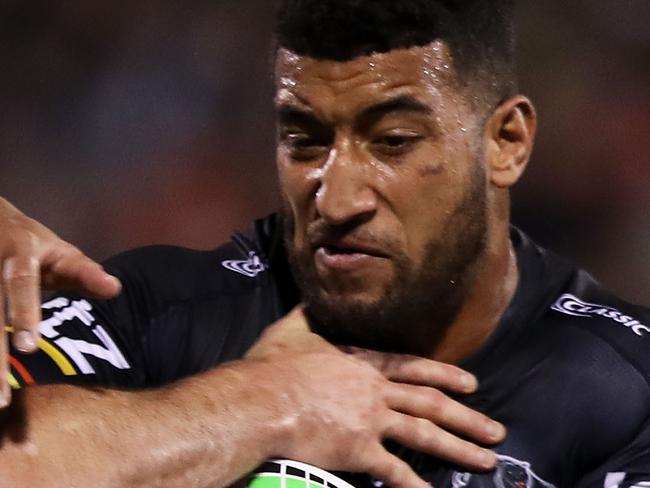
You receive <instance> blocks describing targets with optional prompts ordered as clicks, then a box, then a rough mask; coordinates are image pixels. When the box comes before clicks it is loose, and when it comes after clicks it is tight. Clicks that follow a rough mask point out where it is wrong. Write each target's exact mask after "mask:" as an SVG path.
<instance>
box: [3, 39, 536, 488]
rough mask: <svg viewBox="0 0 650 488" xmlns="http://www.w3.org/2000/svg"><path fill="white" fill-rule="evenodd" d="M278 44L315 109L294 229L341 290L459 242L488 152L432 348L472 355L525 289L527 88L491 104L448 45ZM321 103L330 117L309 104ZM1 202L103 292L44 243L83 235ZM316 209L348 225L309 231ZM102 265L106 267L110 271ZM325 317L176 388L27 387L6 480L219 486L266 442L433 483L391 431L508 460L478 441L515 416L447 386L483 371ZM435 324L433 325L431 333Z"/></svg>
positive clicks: (367, 289) (73, 276)
mask: <svg viewBox="0 0 650 488" xmlns="http://www.w3.org/2000/svg"><path fill="white" fill-rule="evenodd" d="M277 59H278V64H277V69H276V79H277V80H279V81H278V83H279V85H278V92H277V97H276V99H277V102H278V106H279V107H280V108H282V107H283V106H288V108H290V109H292V112H293V113H294V115H298V120H300V121H302V125H299V126H295V125H291V124H281V125H280V127H279V132H280V141H279V147H278V167H279V172H280V180H281V185H282V192H283V195H284V198H285V200H286V202H287V207H288V209H289V210H290V212H291V216H292V220H293V221H294V226H295V230H294V234H293V241H292V242H293V246H294V248H295V250H297V251H299V252H302V251H304V253H306V255H307V256H308V257H310V259H311V262H312V263H313V264H314V269H315V270H316V273H317V275H316V276H317V279H318V283H319V290H320V291H322V293H323V295H324V300H325V302H326V304H327V303H331V302H328V300H339V301H340V306H341V308H344V307H351V306H355V305H357V304H359V303H361V304H362V305H370V306H372V305H373V304H376V303H378V302H380V301H381V300H382V298H383V294H384V293H385V292H386V290H387V289H390V288H393V287H394V286H393V285H395V286H397V285H401V283H394V282H393V276H394V275H395V271H396V269H397V268H396V264H395V263H397V262H398V260H397V259H396V257H397V256H401V258H404V259H403V260H402V262H403V263H404V264H405V269H406V270H407V276H408V277H409V278H410V277H413V276H416V275H418V273H419V272H420V270H421V269H423V266H425V265H426V264H427V261H428V260H427V259H425V258H426V257H427V255H426V252H425V251H426V249H427V244H428V243H431V242H436V243H438V244H439V245H440V246H441V247H440V249H445V250H447V251H449V252H453V251H454V246H452V247H451V248H450V247H445V243H446V242H447V241H446V240H445V236H444V235H441V233H443V231H445V230H449V231H453V229H454V228H453V227H452V228H448V229H446V228H445V226H448V225H449V222H450V220H449V219H450V218H451V217H450V215H453V214H454V209H457V208H458V207H459V203H460V202H461V201H462V200H463V195H466V194H467V190H468V188H469V187H470V186H471V183H472V181H475V180H473V176H475V175H476V171H475V170H476V166H473V165H475V164H477V162H481V164H482V168H483V174H484V179H483V180H482V188H483V189H484V193H485V194H484V196H485V199H484V200H485V208H484V210H485V219H486V221H485V229H486V235H485V243H484V244H485V245H484V248H483V249H482V250H481V252H480V253H479V255H478V256H477V257H476V262H474V263H472V265H471V266H470V267H469V268H467V269H464V271H465V272H466V273H465V274H467V275H468V276H470V277H471V280H468V281H467V283H469V285H468V286H467V289H466V290H464V291H465V292H466V294H465V295H464V296H465V300H464V301H463V303H462V307H461V308H460V309H459V310H458V311H457V313H455V315H454V320H453V322H452V323H451V324H450V325H449V327H448V329H447V333H446V334H442V336H441V337H439V338H438V340H437V341H436V342H435V344H433V345H432V346H433V347H432V348H431V351H430V354H428V355H429V356H430V357H431V358H436V359H445V360H446V361H449V362H452V363H453V362H455V361H457V360H459V358H462V357H464V356H466V355H467V354H468V353H469V352H471V351H473V350H475V349H476V348H477V347H478V346H479V345H480V344H481V343H482V341H483V340H484V339H485V337H487V335H489V333H490V332H491V330H492V329H493V327H494V324H495V323H496V321H497V319H498V317H499V315H500V313H501V312H502V310H503V309H504V307H505V305H506V304H507V302H508V301H509V300H510V297H511V295H512V290H513V289H514V287H515V283H516V276H517V272H516V266H515V263H514V259H513V256H512V251H511V248H510V245H509V241H508V236H507V228H508V193H507V189H508V188H509V186H511V185H512V184H514V182H515V181H516V180H517V179H518V178H519V176H520V174H521V173H522V171H523V168H524V166H525V164H526V162H527V160H528V157H529V155H530V150H531V147H532V140H533V135H534V128H535V116H534V110H533V108H532V106H531V105H530V102H529V101H528V100H527V99H525V98H524V97H521V96H518V97H513V98H511V99H509V100H506V101H504V102H502V103H501V104H499V105H498V106H497V107H495V108H494V109H493V110H492V111H491V112H490V114H489V116H488V117H483V118H481V117H478V116H477V115H476V114H474V113H473V111H472V108H471V106H470V105H466V104H465V103H463V102H462V100H463V93H461V92H460V91H458V90H456V89H454V86H455V85H454V82H453V79H454V75H453V63H452V60H451V59H449V57H448V54H447V53H446V50H445V49H444V45H441V44H440V43H434V44H433V45H431V46H428V47H421V48H412V49H404V50H398V51H391V52H389V53H386V54H375V55H372V56H368V57H363V58H358V59H355V60H352V61H350V62H346V63H334V62H323V61H316V60H313V59H309V58H304V57H300V56H296V55H294V54H292V53H289V52H286V51H280V52H279V53H278V58H277ZM440 62H442V65H440V64H439V63H440ZM436 63H438V64H436ZM445 66H447V67H446V68H445ZM436 68H439V70H436ZM437 71H442V73H440V74H438V75H434V73H435V72H437ZM394 97H402V98H401V100H398V101H400V104H398V105H400V106H397V105H395V104H393V106H392V107H391V106H390V104H389V105H383V106H380V107H379V108H381V110H378V111H376V112H374V113H370V114H368V113H366V114H365V115H366V116H368V115H369V116H370V117H369V118H368V119H367V120H366V119H365V118H364V120H360V117H359V114H360V113H363V111H364V109H365V108H367V107H370V106H375V108H377V107H376V105H377V104H378V103H379V104H381V103H382V102H385V101H386V99H387V98H391V99H392V102H395V99H394ZM404 97H405V98H404ZM413 102H415V103H413ZM405 106H406V109H405ZM422 106H424V110H422ZM418 107H419V108H418ZM396 108H397V109H399V110H396ZM293 109H297V110H293ZM305 112H309V113H311V114H312V115H313V116H310V117H308V118H307V119H305V117H304V115H305ZM305 124H307V126H309V128H310V129H313V131H312V130H310V131H309V134H307V130H306V126H305ZM305 135H307V139H305ZM314 138H316V140H317V143H314V142H313V139H314ZM0 208H1V209H2V210H3V211H4V212H8V213H4V214H2V213H0V227H1V228H3V229H8V230H9V231H10V232H11V234H10V236H7V235H6V234H1V235H0V247H2V245H4V246H5V247H2V248H3V249H9V248H10V246H8V245H7V243H8V242H25V241H29V243H30V246H29V247H26V248H24V251H22V250H23V247H20V246H18V247H19V248H20V249H21V251H20V252H21V253H22V255H24V256H26V257H27V258H28V259H31V258H35V259H36V261H31V262H36V263H39V266H40V270H41V272H42V271H44V270H45V269H47V271H48V273H49V274H48V276H49V278H48V281H50V282H51V283H54V284H55V285H57V284H58V285H61V283H65V284H66V285H71V284H72V285H74V286H73V288H76V289H80V290H81V291H88V290H87V288H89V287H88V286H87V285H88V283H87V279H89V278H87V279H82V278H80V277H81V276H85V275H84V274H83V273H85V271H83V272H82V271H81V270H83V269H86V268H84V267H85V266H91V265H89V264H88V261H86V260H87V258H85V257H83V255H80V254H76V253H74V252H72V254H70V255H68V257H67V258H65V259H67V261H65V259H64V262H66V263H68V265H67V266H62V265H61V266H57V265H52V264H51V262H50V261H48V260H47V259H45V258H44V257H45V256H49V257H51V256H52V255H53V254H54V255H56V251H57V250H61V249H69V246H70V245H69V244H67V243H65V242H63V241H61V240H59V239H58V238H56V236H53V234H51V232H50V231H49V230H47V229H45V228H44V227H42V226H37V227H36V229H37V230H36V231H34V227H33V226H32V224H31V223H30V224H29V225H27V226H23V225H13V224H12V219H13V221H15V219H19V220H22V219H27V218H26V217H24V216H22V214H20V213H19V212H18V211H17V210H16V209H14V208H13V207H11V206H9V204H8V203H7V202H4V201H0ZM16 212H18V213H16ZM3 215H5V216H6V215H11V218H9V219H6V218H5V219H4V220H3V218H4V217H3ZM25 222H33V221H28V220H25ZM315 223H316V224H315ZM314 225H316V226H321V228H324V227H322V226H323V225H325V226H326V227H327V226H329V228H331V227H336V228H337V229H338V231H339V234H336V235H327V234H323V235H324V236H325V237H324V238H325V241H322V242H310V238H313V236H314V235H315V234H314V231H313V229H314V228H315V227H314ZM310 226H312V227H311V229H312V230H311V231H310ZM330 230H331V229H330ZM342 230H346V231H345V232H342ZM350 231H352V233H350ZM355 232H356V234H355ZM330 234H331V232H330ZM321 237H322V236H321ZM456 237H457V238H458V237H462V236H456ZM346 239H347V240H346ZM451 242H453V240H452V241H451ZM3 243H4V244H3ZM9 254H11V253H9ZM5 256H7V254H5ZM70 256H72V257H70ZM45 263H49V267H47V268H46V267H45ZM70 269H73V270H76V271H70ZM93 269H97V268H93ZM65 270H67V271H65ZM465 274H464V275H465ZM100 275H101V273H100ZM100 275H97V276H95V277H94V278H93V279H95V278H96V279H98V280H99V279H108V278H103V277H101V276H100ZM75 280H76V281H75ZM58 285H57V286H58ZM113 285H114V286H118V285H117V284H116V283H113ZM449 285H453V283H449ZM26 286H27V285H26ZM445 286H447V285H446V284H445ZM37 287H38V283H37V280H33V279H31V281H29V285H28V286H27V288H28V290H29V293H32V294H34V293H35V291H34V290H36V289H37ZM90 288H92V287H90ZM103 291H105V292H106V295H108V296H110V295H111V294H112V293H115V292H116V290H115V289H114V288H112V289H111V290H103ZM30 303H31V302H30ZM308 305H309V304H308ZM32 306H33V307H34V310H31V309H30V311H29V313H33V314H35V313H36V311H35V310H36V309H37V308H38V307H37V305H36V304H35V303H34V304H32ZM27 308H29V307H27ZM479 311H480V313H479ZM408 325H409V324H406V326H408ZM423 325H424V327H423ZM309 328H310V326H309V324H308V322H307V320H306V318H305V316H304V313H303V310H302V309H297V310H296V311H294V312H293V313H292V314H290V315H289V316H287V317H285V318H284V319H282V320H281V321H279V322H278V323H277V324H275V325H274V326H272V327H271V328H270V329H269V330H268V331H267V333H265V334H264V335H263V337H262V338H261V339H260V341H259V342H258V344H257V345H256V346H254V348H253V349H252V350H251V351H250V353H249V356H248V357H247V358H245V359H243V360H241V361H237V362H233V363H229V364H226V365H223V366H221V367H218V368H216V369H214V370H212V371H210V372H208V373H204V374H202V375H198V376H195V377H192V378H188V379H186V380H183V381H182V382H179V383H178V384H174V385H170V386H168V387H165V388H162V389H159V390H154V391H143V392H122V391H105V390H89V389H80V388H74V387H70V386H45V387H34V388H28V389H26V390H25V391H23V392H21V393H20V394H19V395H17V400H16V401H15V402H14V404H13V405H12V406H11V408H10V409H8V410H5V411H4V412H3V414H2V415H3V418H2V419H1V420H0V426H1V427H2V429H3V431H2V439H1V440H2V442H1V443H0V451H1V453H0V472H2V476H3V483H6V484H7V485H8V486H11V487H19V488H22V487H29V488H34V487H45V486H46V487H48V488H56V487H58V486H61V487H63V486H65V487H77V486H78V487H85V486H95V487H111V488H113V487H129V488H135V487H141V486H142V487H144V486H147V487H150V486H164V487H166V488H174V487H179V488H180V487H182V488H189V487H193V486H195V487H202V486H214V487H220V486H227V485H228V484H230V483H232V482H233V481H234V480H236V479H238V478H240V477H242V476H243V475H245V474H246V473H248V472H249V471H250V470H252V469H253V468H254V467H255V466H256V465H258V464H259V463H261V462H262V461H264V460H265V459H267V458H269V457H286V458H293V459H296V460H298V461H304V462H308V463H312V464H314V465H317V466H320V467H323V468H325V469H331V470H349V471H358V472H366V473H369V474H371V475H372V476H374V477H375V478H377V479H380V480H383V481H385V482H386V483H387V484H388V485H389V486H391V487H393V488H427V486H428V485H427V484H426V483H425V482H424V481H422V480H421V479H420V478H419V477H417V475H416V474H415V473H414V472H413V470H412V469H411V468H410V467H409V466H408V465H407V464H405V463H404V462H403V461H401V460H399V459H398V458H396V457H394V456H392V455H391V454H389V453H388V452H387V451H386V450H385V449H384V448H383V446H382V442H383V441H384V440H386V439H391V440H394V441H397V442H399V443H402V444H404V445H406V446H407V447H410V448H413V449H416V450H419V451H423V452H425V453H428V454H431V455H433V456H436V457H439V458H442V459H445V460H449V461H451V462H453V463H457V464H461V465H463V466H467V467H468V469H476V470H481V469H490V468H492V467H494V465H495V462H496V459H495V455H494V453H493V452H491V451H489V450H486V449H483V448H480V447H478V446H477V445H476V444H473V443H472V442H468V441H467V440H465V439H470V440H471V441H473V442H476V443H479V444H494V443H497V442H499V441H500V440H502V439H503V437H504V435H505V431H504V428H503V426H501V425H500V424H498V423H496V422H493V421H491V420H490V419H487V418H486V417H485V416H484V415H482V414H480V413H478V412H475V411H472V410H470V409H468V408H467V407H464V406H463V405H461V404H459V403H458V402H456V401H454V400H452V399H451V398H450V397H449V396H447V395H446V394H445V392H448V393H453V394H460V393H470V392H471V391H473V390H474V389H475V388H476V384H475V380H474V379H472V378H471V377H469V378H468V377H467V374H466V373H463V372H462V371H460V370H459V369H458V368H456V367H454V366H451V365H449V364H443V363H441V362H439V361H434V360H432V359H429V358H425V357H416V356H413V355H408V354H396V353H382V352H377V351H369V350H365V349H358V348H351V349H346V350H340V349H338V348H336V347H334V346H333V345H332V344H330V343H329V342H327V341H325V340H324V339H323V338H322V337H320V336H319V335H317V334H314V333H313V332H311V331H310V330H309ZM428 329H430V327H429V328H427V327H426V323H423V324H418V328H416V329H414V331H415V332H416V333H417V334H426V331H427V330H428ZM405 335H408V334H405ZM423 337H424V336H423ZM406 346H409V343H406ZM287 352H290V353H289V354H287ZM403 352H405V351H403ZM323 364H327V365H328V367H327V368H326V369H325V368H323V367H322V365H323ZM260 378H264V379H265V380H264V382H263V384H260V382H259V379H260ZM313 385H318V387H315V386H313ZM265 388H268V391H266V390H265V391H264V392H263V393H264V394H262V395H260V389H265ZM346 446H347V448H346ZM215 460H219V461H218V462H215ZM3 486H4V485H3Z"/></svg>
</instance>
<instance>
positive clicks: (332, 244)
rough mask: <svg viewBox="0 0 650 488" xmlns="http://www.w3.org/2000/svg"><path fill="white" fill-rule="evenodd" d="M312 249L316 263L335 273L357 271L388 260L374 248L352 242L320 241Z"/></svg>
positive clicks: (386, 256)
mask: <svg viewBox="0 0 650 488" xmlns="http://www.w3.org/2000/svg"><path fill="white" fill-rule="evenodd" d="M314 248H315V253H314V256H315V259H316V263H317V264H318V265H321V266H323V267H324V268H326V269H330V270H336V271H354V270H359V269H361V268H363V267H367V266H372V265H376V264H377V263H378V262H379V261H381V260H386V259H388V258H389V256H388V254H386V253H385V252H383V251H382V250H380V249H377V248H376V247H374V246H370V245H368V244H365V243H361V242H354V241H352V240H337V241H321V242H318V243H316V245H315V246H314Z"/></svg>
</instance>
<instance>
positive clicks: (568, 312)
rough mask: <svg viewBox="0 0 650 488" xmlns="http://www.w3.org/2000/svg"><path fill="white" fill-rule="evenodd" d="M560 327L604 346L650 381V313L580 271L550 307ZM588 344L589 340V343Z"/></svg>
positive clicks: (551, 314)
mask: <svg viewBox="0 0 650 488" xmlns="http://www.w3.org/2000/svg"><path fill="white" fill-rule="evenodd" d="M549 314H550V316H551V317H552V319H553V321H554V322H556V323H557V324H558V325H559V326H560V327H564V328H571V329H576V330H579V331H581V332H582V333H583V334H585V335H586V337H591V338H592V340H593V341H597V342H603V343H604V344H606V345H607V346H609V347H611V348H612V349H613V350H615V351H616V352H617V354H618V355H619V356H621V358H622V359H623V360H625V361H626V362H629V363H630V364H631V365H633V366H634V367H635V368H636V369H638V371H639V373H641V374H642V375H643V376H644V377H646V379H648V380H649V381H650V354H648V351H649V350H650V310H649V309H648V308H646V307H643V306H640V305H635V304H632V303H628V302H626V301H625V300H623V299H621V298H619V297H617V296H615V295H614V294H613V293H611V292H610V291H608V290H607V289H605V288H604V287H603V286H602V285H601V284H600V283H598V282H597V281H596V280H595V279H594V278H593V277H591V276H590V275H589V274H588V273H586V272H585V271H581V270H579V271H577V272H576V273H575V275H574V276H573V278H572V280H571V282H570V283H569V284H568V286H566V287H565V289H563V290H562V292H561V293H560V294H559V296H558V297H557V298H556V300H555V301H554V302H553V304H552V305H551V307H550V310H549ZM585 340H586V339H585Z"/></svg>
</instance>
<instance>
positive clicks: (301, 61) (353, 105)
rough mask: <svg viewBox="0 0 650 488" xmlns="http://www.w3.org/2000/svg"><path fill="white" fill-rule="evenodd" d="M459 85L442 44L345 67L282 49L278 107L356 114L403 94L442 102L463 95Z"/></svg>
mask: <svg viewBox="0 0 650 488" xmlns="http://www.w3.org/2000/svg"><path fill="white" fill-rule="evenodd" d="M455 80H456V77H455V72H454V69H453V60H452V58H451V55H450V53H449V50H448V48H447V46H446V45H445V43H444V42H442V41H434V42H433V43H431V44H428V45H426V46H419V47H412V48H407V49H396V50H393V51H389V52H386V53H373V54H371V55H368V56H361V57H358V58H354V59H352V60H350V61H344V62H339V61H330V60H321V59H315V58H311V57H308V56H300V55H297V54H295V53H293V52H291V51H288V50H286V49H279V50H278V53H277V55H276V60H275V83H276V104H278V105H283V104H295V105H307V106H309V107H310V108H312V109H314V110H318V109H319V108H323V109H324V108H330V109H331V108H336V109H337V110H338V111H343V110H345V111H355V110H360V109H362V108H363V107H364V106H367V105H369V104H372V103H376V102H380V101H382V99H385V98H389V97H391V96H399V95H414V96H416V97H418V98H420V99H422V100H423V101H425V102H428V103H442V102H443V101H444V100H446V99H449V97H456V96H457V95H458V92H457V90H456V88H455V87H456V83H455Z"/></svg>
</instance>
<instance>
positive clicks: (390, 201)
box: [276, 41, 535, 362]
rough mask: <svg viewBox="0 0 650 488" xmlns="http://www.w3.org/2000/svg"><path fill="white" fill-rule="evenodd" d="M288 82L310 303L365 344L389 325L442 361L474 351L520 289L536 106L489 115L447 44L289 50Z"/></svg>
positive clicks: (281, 109) (284, 121) (397, 337)
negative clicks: (524, 195) (309, 52)
mask: <svg viewBox="0 0 650 488" xmlns="http://www.w3.org/2000/svg"><path fill="white" fill-rule="evenodd" d="M276 80H277V84H278V87H277V94H276V107H277V112H278V153H277V154H278V156H277V160H278V168H279V175H280V181H281V187H282V190H283V197H284V200H285V206H286V210H285V211H286V212H287V213H288V214H289V218H290V220H291V222H292V226H293V229H292V231H293V232H292V234H291V235H289V236H288V246H289V248H290V250H291V251H292V252H291V254H293V255H294V259H293V262H292V264H293V265H294V269H297V270H298V271H300V272H299V273H298V275H299V282H300V281H301V279H300V278H302V283H299V284H301V285H302V286H301V287H302V291H303V295H304V296H305V297H307V298H306V301H307V306H308V307H310V306H313V307H314V308H315V309H316V310H317V311H318V313H317V317H316V318H318V314H321V315H324V316H326V315H329V314H331V315H333V316H335V319H334V320H333V321H332V322H333V324H332V325H330V326H329V327H327V328H326V329H325V330H326V331H327V332H328V333H331V334H332V335H333V336H334V337H339V336H340V337H344V338H346V339H347V341H348V342H352V341H356V343H357V345H360V346H362V347H381V345H382V344H383V343H382V342H381V339H379V340H378V342H377V343H373V342H372V341H371V339H372V338H373V336H375V335H377V336H381V335H382V334H383V336H384V337H385V338H386V341H385V342H386V343H387V344H389V345H391V346H392V347H396V346H395V344H396V343H397V344H399V346H397V347H399V349H398V352H405V353H412V354H419V355H427V356H429V357H431V358H435V359H438V360H444V361H450V362H457V361H459V360H461V359H462V358H464V357H466V356H467V355H469V354H471V353H472V352H474V351H475V350H476V349H477V348H478V347H479V346H480V345H481V344H482V343H483V342H484V340H485V339H486V338H487V336H488V335H489V334H490V332H491V331H492V330H493V329H494V327H495V326H496V324H497V322H498V319H499V318H500V316H501V314H502V313H503V311H504V310H505V308H506V306H507V305H508V303H509V302H510V299H511V298H512V295H513V293H514V290H515V288H516V284H517V269H516V262H515V257H514V253H513V252H512V248H511V245H510V242H509V210H508V209H509V197H508V191H507V189H508V187H509V186H511V185H512V184H514V183H515V182H516V181H517V179H518V178H519V176H520V175H521V173H522V172H523V169H524V167H525V165H526V163H527V161H528V158H529V155H530V151H531V147H532V140H533V136H534V130H535V117H534V110H533V108H532V105H531V104H530V102H529V101H528V100H527V99H525V98H524V97H521V96H519V97H514V98H512V99H510V100H508V101H506V102H504V103H502V104H501V105H500V106H499V107H497V109H496V110H494V111H490V114H491V116H490V117H488V118H487V122H485V117H484V115H483V113H482V111H481V110H477V108H476V105H475V104H474V103H469V102H467V101H466V100H468V98H469V97H468V93H467V90H468V89H470V88H464V89H463V90H465V91H463V90H461V88H458V86H457V83H455V82H454V75H453V62H452V59H451V58H450V56H449V54H448V51H447V50H446V49H445V46H444V44H443V43H441V42H439V41H437V42H434V43H433V44H431V45H428V46H424V47H414V48H410V49H402V50H395V51H391V52H389V53H381V54H373V55H372V56H367V57H360V58H356V59H354V60H352V61H349V62H344V63H341V62H334V61H323V60H317V59H312V58H309V57H304V56H298V55H296V54H294V53H292V52H289V51H287V50H280V51H279V53H278V55H277V61H276ZM475 186H478V188H473V187H475ZM471 193H474V194H475V196H474V198H473V199H471V198H470V199H468V198H467V197H466V196H467V195H468V194H471ZM477 221H480V222H477ZM476 227H479V230H476ZM467 248H471V249H476V255H468V256H463V253H464V252H465V251H466V249H467ZM431 249H433V250H434V251H435V252H430V250H431ZM450 256H451V258H450ZM400 266H401V269H402V271H401V273H400V272H399V270H400ZM448 268H452V271H449V270H448ZM458 268H459V270H457V269H458ZM427 273H429V275H430V276H429V277H428V278H424V279H421V278H419V276H421V275H426V274H427ZM395 290H398V291H397V292H395ZM399 290H401V292H400V291H399ZM310 299H311V300H310ZM393 302H395V306H394V308H395V314H394V318H393V316H391V318H393V319H392V320H389V321H388V323H383V322H382V317H383V316H384V315H385V314H386V313H387V312H386V310H387V309H390V308H391V307H390V306H391V304H392V303H393ZM413 303H417V304H418V307H417V310H416V311H415V312H413V313H412V314H411V315H409V314H408V310H409V307H410V306H411V305H412V304H413ZM443 304H448V305H447V306H448V308H449V310H448V313H447V314H446V315H444V314H442V316H441V311H440V309H441V308H443V309H444V305H443ZM443 312H444V310H443ZM434 314H438V316H437V317H435V316H434ZM350 317H353V318H354V319H356V320H353V321H352V320H349V318H350ZM346 318H348V320H346ZM400 319H401V320H400ZM409 319H411V320H409ZM349 322H354V324H355V325H354V330H349V329H347V328H346V327H347V324H348V323H349ZM366 322H367V323H368V329H367V330H366V329H363V328H361V326H360V325H359V324H364V323H366ZM403 322H408V323H407V324H406V325H405V324H404V323H403ZM378 324H379V325H378ZM382 327H383V328H385V329H386V330H383V329H382ZM341 329H344V330H341ZM360 329H361V330H360ZM319 332H320V331H319ZM326 336H327V335H326ZM367 341H370V342H367ZM400 341H401V342H400ZM378 344H379V346H378ZM423 345H424V346H423ZM400 346H401V347H400Z"/></svg>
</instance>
